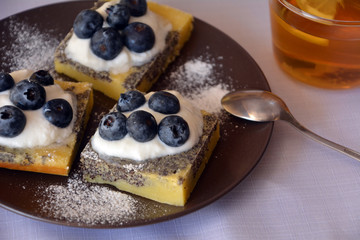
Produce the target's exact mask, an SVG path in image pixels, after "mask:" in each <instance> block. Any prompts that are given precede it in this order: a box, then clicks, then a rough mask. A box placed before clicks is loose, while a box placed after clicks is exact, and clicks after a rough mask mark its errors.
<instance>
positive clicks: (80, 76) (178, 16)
mask: <svg viewBox="0 0 360 240" xmlns="http://www.w3.org/2000/svg"><path fill="white" fill-rule="evenodd" d="M148 8H149V9H150V10H151V11H153V12H155V13H157V14H158V15H160V16H162V17H164V18H165V19H167V20H168V21H169V22H171V24H172V31H171V32H170V35H169V36H172V37H170V39H172V40H171V41H170V42H171V43H172V42H174V41H176V42H175V44H176V45H175V46H167V48H169V49H167V50H166V52H165V50H164V52H163V53H162V54H165V58H166V59H165V61H163V62H162V63H161V66H159V65H158V63H156V62H155V61H156V58H157V57H155V59H153V60H152V62H150V63H149V64H147V66H146V68H145V69H144V68H141V67H132V68H130V70H129V71H128V72H126V73H121V74H116V75H115V74H111V73H106V74H105V75H106V76H105V77H101V78H100V77H98V76H97V75H96V74H97V72H95V71H94V70H92V69H90V68H87V67H85V66H83V65H81V67H79V66H75V65H76V64H74V63H73V62H71V61H66V59H64V58H66V56H64V53H60V51H59V50H57V51H56V53H55V60H54V63H55V70H56V71H57V72H59V73H63V74H65V75H67V76H69V77H71V78H73V79H75V80H77V81H84V82H90V83H92V84H93V87H94V89H96V90H99V91H101V92H103V93H104V94H105V95H107V96H109V97H110V98H113V99H115V100H118V98H119V96H120V94H121V93H123V92H125V91H128V90H130V89H138V90H139V91H142V92H147V91H149V89H150V88H151V86H152V85H153V84H154V83H155V82H156V81H157V79H158V77H159V76H160V74H161V73H162V72H163V71H164V70H165V69H166V67H167V66H168V65H169V63H170V62H172V61H173V60H174V59H175V57H176V56H177V55H179V54H180V50H181V49H182V47H183V45H184V44H185V42H186V41H187V40H188V39H189V38H190V35H191V32H192V29H193V17H192V15H190V14H188V13H185V12H182V11H180V10H178V9H175V8H172V7H169V6H165V5H160V4H157V3H154V2H148ZM174 33H175V34H174ZM71 34H72V32H70V33H69V34H68V36H67V37H66V38H65V40H64V41H62V42H61V43H60V45H59V48H58V49H60V48H65V46H66V44H67V41H66V40H67V39H69V38H70V36H71ZM167 51H169V52H167ZM67 60H68V59H67ZM77 64H78V63H77ZM78 65H79V64H78ZM149 72H150V74H147V73H149ZM102 74H103V75H104V72H103V73H102ZM129 78H138V79H137V80H136V81H135V82H134V83H133V80H132V81H131V83H130V84H127V83H126V81H128V79H129Z"/></svg>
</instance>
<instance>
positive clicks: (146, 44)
mask: <svg viewBox="0 0 360 240" xmlns="http://www.w3.org/2000/svg"><path fill="white" fill-rule="evenodd" d="M123 34H124V44H125V46H126V47H127V48H128V49H129V50H130V51H133V52H137V53H142V52H145V51H148V50H150V49H151V48H152V47H153V46H154V44H155V33H154V31H153V30H152V28H151V27H150V26H149V25H147V24H145V23H141V22H133V23H130V24H129V25H127V27H126V28H124V31H123Z"/></svg>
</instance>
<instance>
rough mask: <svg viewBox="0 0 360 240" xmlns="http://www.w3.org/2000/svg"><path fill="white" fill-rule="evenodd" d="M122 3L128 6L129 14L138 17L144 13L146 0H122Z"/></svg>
mask: <svg viewBox="0 0 360 240" xmlns="http://www.w3.org/2000/svg"><path fill="white" fill-rule="evenodd" d="M122 3H124V4H126V6H127V7H128V8H129V10H130V14H131V16H134V17H140V16H142V15H144V14H145V13H146V10H147V3H146V0H123V1H122Z"/></svg>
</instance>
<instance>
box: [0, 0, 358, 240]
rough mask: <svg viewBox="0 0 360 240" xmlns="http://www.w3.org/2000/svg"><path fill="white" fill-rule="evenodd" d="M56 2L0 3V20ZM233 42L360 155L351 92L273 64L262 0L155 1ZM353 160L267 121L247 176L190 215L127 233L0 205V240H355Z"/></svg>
mask: <svg viewBox="0 0 360 240" xmlns="http://www.w3.org/2000/svg"><path fill="white" fill-rule="evenodd" d="M51 2H56V0H51V1H50V0H36V1H21V0H1V6H0V19H3V18H5V17H8V16H10V15H12V14H15V13H18V12H20V11H23V10H26V9H29V8H33V7H37V6H41V5H44V4H48V3H51ZM159 2H161V3H166V4H168V5H171V6H174V7H177V8H179V9H182V10H185V11H188V12H190V13H192V14H193V15H194V16H196V17H197V18H199V19H202V20H204V21H206V22H208V23H210V24H211V25H213V26H215V27H217V28H218V29H221V30H222V31H223V32H225V33H226V34H228V35H229V36H230V37H232V38H233V39H235V40H236V41H237V42H238V43H239V44H240V45H241V46H243V47H244V48H245V49H246V50H247V51H248V52H249V53H250V55H251V56H252V57H253V58H254V59H255V61H256V62H257V63H258V64H259V65H260V67H261V69H262V70H263V72H264V74H265V75H266V77H267V79H268V81H269V84H270V86H271V89H272V91H273V92H275V93H276V94H278V95H279V96H281V97H282V98H283V99H284V100H285V101H286V103H287V105H288V106H289V108H290V109H291V111H292V113H293V115H294V116H295V117H296V118H297V119H298V120H299V121H300V122H301V123H303V124H304V125H305V126H307V127H308V128H309V129H312V130H313V131H315V132H316V133H318V134H320V135H322V136H324V137H326V138H329V139H331V140H333V141H336V142H338V143H341V144H344V145H346V146H348V147H350V148H353V149H355V150H358V151H360V145H359V140H360V134H359V133H360V89H353V90H346V91H332V90H322V89H317V88H313V87H310V86H306V85H303V84H301V83H299V82H295V81H293V80H291V79H290V78H289V77H288V76H287V75H286V74H285V73H283V72H282V71H281V70H280V69H279V67H278V65H277V64H276V62H275V61H274V57H273V53H272V46H271V32H270V23H269V12H268V1H267V0H241V1H239V0H227V1H220V0H216V1H215V0H197V1H193V0H182V1H175V0H161V1H159ZM359 203H360V163H359V162H357V161H355V160H353V159H350V158H348V157H346V156H344V155H342V154H340V153H338V152H335V151H333V150H331V149H329V148H326V147H324V146H322V145H320V144H317V143H315V142H313V141H312V140H310V139H308V138H306V137H304V136H303V135H301V134H300V133H299V132H297V131H296V130H295V129H293V128H292V127H291V126H289V125H287V124H286V123H283V122H277V123H275V126H274V132H273V136H272V138H271V141H270V144H269V146H268V149H267V150H266V153H265V155H264V156H263V158H262V160H261V162H260V164H259V165H258V166H257V167H256V168H255V170H254V171H253V172H252V173H251V174H250V175H249V176H248V177H247V178H246V179H245V181H243V182H242V183H240V184H239V185H238V186H237V187H236V188H235V189H233V190H232V191H231V192H230V193H228V194H227V195H225V196H224V197H222V198H221V199H219V200H218V201H216V202H214V203H213V204H211V205H209V206H207V207H205V208H203V209H201V210H199V211H196V212H194V213H192V214H189V215H186V216H184V217H180V218H178V219H174V220H171V221H167V222H163V223H159V224H154V225H148V226H142V227H135V228H128V229H105V230H104V229H103V230H101V229H81V228H72V227H64V226H58V225H53V224H48V223H43V222H39V221H36V220H32V219H29V218H26V217H23V216H20V215H17V214H15V213H12V212H9V211H7V210H5V209H0V239H1V240H3V239H4V240H5V239H19V240H20V239H21V240H22V239H36V240H45V239H46V240H47V239H72V240H78V239H87V240H88V239H360V204H359Z"/></svg>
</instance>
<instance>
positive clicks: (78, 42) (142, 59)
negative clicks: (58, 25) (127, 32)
mask: <svg viewBox="0 0 360 240" xmlns="http://www.w3.org/2000/svg"><path fill="white" fill-rule="evenodd" d="M117 3H119V1H118V0H116V1H110V2H107V3H105V4H104V5H103V6H101V7H100V8H98V9H97V11H98V12H99V13H100V14H101V15H102V16H103V18H104V19H106V17H107V13H106V9H107V8H108V7H109V6H111V5H115V4H117ZM132 22H143V23H146V24H147V25H149V26H150V27H151V28H152V29H153V31H154V33H155V45H154V46H153V48H152V49H150V50H148V51H146V52H143V53H136V52H132V51H130V50H129V49H128V48H126V47H125V46H124V48H123V49H122V51H121V52H120V54H119V55H118V56H117V57H116V58H114V59H112V60H104V59H102V58H99V57H98V56H96V55H95V54H94V53H93V52H92V51H91V49H90V38H88V39H80V38H78V37H77V36H76V34H72V36H71V38H70V39H69V42H68V45H67V47H66V48H65V54H66V56H67V57H68V58H69V59H72V60H74V61H76V62H78V63H81V64H82V65H84V66H87V67H89V68H92V69H94V70H95V71H107V72H110V73H112V74H120V73H124V72H127V71H128V70H129V69H130V68H131V67H133V66H141V65H144V64H145V63H148V62H149V61H150V60H151V59H153V58H154V57H155V56H156V55H157V54H158V53H160V52H162V51H163V50H164V49H165V47H166V36H167V34H168V32H169V31H170V30H171V29H172V25H171V23H169V22H168V21H166V20H165V19H163V18H162V17H161V16H159V15H157V14H155V13H154V12H152V11H150V10H149V9H148V10H147V11H146V14H145V15H143V16H141V17H133V16H131V17H130V20H129V23H132ZM103 27H108V24H107V22H106V20H105V21H104V24H103Z"/></svg>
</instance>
